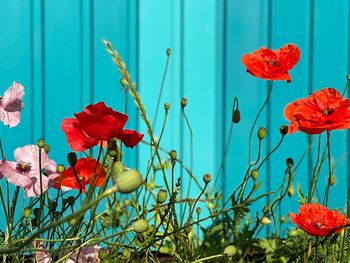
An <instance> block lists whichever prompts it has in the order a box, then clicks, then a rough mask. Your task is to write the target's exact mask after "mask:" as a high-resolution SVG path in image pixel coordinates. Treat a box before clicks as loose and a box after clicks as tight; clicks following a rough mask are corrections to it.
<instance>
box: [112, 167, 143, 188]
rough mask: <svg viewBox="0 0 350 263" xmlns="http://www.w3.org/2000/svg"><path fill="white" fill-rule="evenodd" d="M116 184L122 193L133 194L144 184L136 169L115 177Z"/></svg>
mask: <svg viewBox="0 0 350 263" xmlns="http://www.w3.org/2000/svg"><path fill="white" fill-rule="evenodd" d="M115 183H116V185H117V187H118V192H120V193H131V192H134V191H135V190H136V189H137V188H139V187H140V186H141V185H142V183H143V178H142V176H141V174H140V173H139V172H138V171H137V170H134V169H130V170H126V171H124V172H121V173H120V174H117V175H116V176H115Z"/></svg>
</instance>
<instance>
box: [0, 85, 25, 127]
mask: <svg viewBox="0 0 350 263" xmlns="http://www.w3.org/2000/svg"><path fill="white" fill-rule="evenodd" d="M23 95H24V88H23V86H22V85H21V84H20V83H17V82H13V84H12V86H11V87H10V88H9V89H8V90H6V91H5V94H4V96H0V121H1V122H3V123H4V124H5V125H7V126H9V127H10V128H12V127H15V126H16V125H17V124H18V123H19V119H20V111H21V110H22V108H23V102H22V98H23Z"/></svg>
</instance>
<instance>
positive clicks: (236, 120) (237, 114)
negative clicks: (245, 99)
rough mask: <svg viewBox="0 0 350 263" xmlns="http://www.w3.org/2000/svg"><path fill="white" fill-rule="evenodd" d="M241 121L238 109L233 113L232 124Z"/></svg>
mask: <svg viewBox="0 0 350 263" xmlns="http://www.w3.org/2000/svg"><path fill="white" fill-rule="evenodd" d="M240 120H241V112H240V111H239V110H238V109H237V110H234V111H233V112H232V122H233V123H239V121H240Z"/></svg>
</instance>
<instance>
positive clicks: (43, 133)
mask: <svg viewBox="0 0 350 263" xmlns="http://www.w3.org/2000/svg"><path fill="white" fill-rule="evenodd" d="M45 74H46V72H45V0H41V88H42V101H41V107H42V108H41V118H42V119H41V121H42V124H41V133H42V137H43V138H45V124H46V116H45V106H46V103H45V101H46V85H45V84H46V83H45V81H46V80H45V77H46V76H45Z"/></svg>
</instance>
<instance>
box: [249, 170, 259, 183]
mask: <svg viewBox="0 0 350 263" xmlns="http://www.w3.org/2000/svg"><path fill="white" fill-rule="evenodd" d="M250 176H251V177H252V178H253V180H254V181H255V180H256V179H258V176H259V171H258V170H257V169H253V170H252V171H251V173H250Z"/></svg>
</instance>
